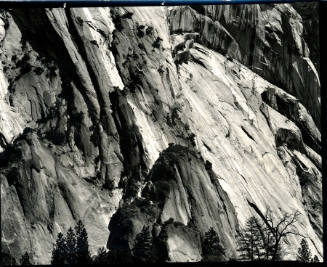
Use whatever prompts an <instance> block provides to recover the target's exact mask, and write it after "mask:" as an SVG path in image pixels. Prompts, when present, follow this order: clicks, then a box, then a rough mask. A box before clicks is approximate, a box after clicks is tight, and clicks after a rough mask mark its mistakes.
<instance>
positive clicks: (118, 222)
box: [0, 4, 322, 264]
mask: <svg viewBox="0 0 327 267" xmlns="http://www.w3.org/2000/svg"><path fill="white" fill-rule="evenodd" d="M303 21H304V22H303ZM303 25H304V26H303ZM305 25H307V18H306V17H305V16H303V18H302V17H301V12H300V11H299V13H297V11H296V9H294V8H293V7H292V6H291V5H289V4H278V5H233V6H227V5H224V6H205V7H200V6H197V7H169V8H166V7H137V8H132V7H129V8H78V9H77V8H76V9H51V8H50V9H28V10H19V9H13V10H10V11H8V10H4V11H1V13H0V48H1V53H0V57H1V64H0V66H1V67H0V111H1V112H0V118H1V119H0V152H1V154H0V158H1V160H0V176H1V226H2V227H1V229H2V240H1V242H2V253H3V255H5V256H8V257H9V255H12V256H14V257H15V258H16V259H19V258H20V256H21V255H22V254H23V253H24V252H25V251H29V252H30V253H31V256H32V261H33V263H41V264H44V263H49V261H50V255H51V249H52V245H53V243H54V241H55V238H56V235H57V233H58V232H60V231H61V232H66V231H67V229H68V228H69V227H70V226H74V224H75V223H76V221H77V220H78V219H81V220H82V221H83V222H84V224H85V225H86V229H87V231H88V234H89V240H90V246H91V251H92V253H95V252H96V250H97V248H99V247H103V246H106V244H107V246H108V248H109V249H112V248H115V249H126V248H131V247H133V239H134V237H135V235H136V234H137V233H138V232H140V230H141V229H142V227H143V226H144V225H148V226H150V227H151V229H152V234H153V237H154V238H156V237H158V236H160V233H161V232H162V231H164V232H165V233H167V236H168V239H167V240H166V248H167V253H168V255H169V259H170V261H199V260H201V257H202V256H201V242H200V239H201V237H202V236H203V234H204V233H205V232H206V231H207V230H208V229H209V228H210V227H213V228H214V229H216V231H217V232H218V234H219V237H220V239H221V241H222V245H223V246H224V248H225V249H226V255H222V260H229V259H231V258H236V257H237V251H236V248H237V236H238V231H239V229H240V227H242V226H243V225H244V223H245V221H246V219H247V218H248V217H249V216H251V215H253V214H255V210H254V209H253V208H251V206H250V205H249V203H252V204H254V205H256V207H257V208H258V209H259V210H260V211H262V212H263V213H264V212H265V210H266V209H267V208H270V209H271V210H272V212H273V214H274V215H275V216H276V217H277V218H278V217H280V216H281V215H282V213H283V212H295V211H296V210H298V211H300V212H301V216H300V218H299V221H298V222H297V224H296V228H297V230H298V231H299V232H301V233H306V235H307V236H308V240H309V246H310V248H311V250H312V252H313V254H317V256H318V257H319V258H320V259H321V257H322V215H321V213H322V201H321V179H322V176H321V156H320V151H321V135H320V130H319V129H320V84H319V75H318V72H317V71H316V69H315V64H317V58H318V57H317V55H314V54H313V56H312V54H311V53H310V50H311V49H313V50H314V49H315V48H311V47H312V46H311V45H307V43H306V41H307V36H308V35H307V34H306V33H303V27H305V28H306V27H307V26H305ZM315 53H317V51H315ZM311 59H312V60H313V62H314V63H312V61H311ZM285 203H287V205H286V204H285ZM300 239H301V238H300V237H298V236H291V237H290V238H289V240H288V241H289V242H288V244H287V250H288V251H289V252H290V253H289V254H288V255H287V257H286V259H294V258H295V255H296V253H297V247H298V246H299V243H300Z"/></svg>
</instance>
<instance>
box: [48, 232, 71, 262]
mask: <svg viewBox="0 0 327 267" xmlns="http://www.w3.org/2000/svg"><path fill="white" fill-rule="evenodd" d="M66 252H67V248H66V239H65V237H64V236H63V234H62V233H59V234H58V236H57V240H56V244H55V246H54V248H53V250H52V258H51V264H52V265H63V264H64V263H65V259H66V255H67V254H66Z"/></svg>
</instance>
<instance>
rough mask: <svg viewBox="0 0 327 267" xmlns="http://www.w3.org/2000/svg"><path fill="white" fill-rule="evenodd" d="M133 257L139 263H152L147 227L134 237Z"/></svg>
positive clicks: (150, 242) (150, 238)
mask: <svg viewBox="0 0 327 267" xmlns="http://www.w3.org/2000/svg"><path fill="white" fill-rule="evenodd" d="M133 256H134V258H135V260H136V261H139V262H152V261H153V255H152V236H151V233H150V230H149V227H148V226H144V227H143V229H142V231H141V232H140V233H139V234H137V235H136V239H135V245H134V248H133Z"/></svg>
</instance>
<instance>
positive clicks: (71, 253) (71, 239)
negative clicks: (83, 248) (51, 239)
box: [66, 227, 77, 264]
mask: <svg viewBox="0 0 327 267" xmlns="http://www.w3.org/2000/svg"><path fill="white" fill-rule="evenodd" d="M66 246H67V261H68V263H69V264H76V263H77V257H76V235H75V233H74V231H73V229H72V228H71V227H70V228H69V229H68V231H67V235H66Z"/></svg>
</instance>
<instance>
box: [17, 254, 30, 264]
mask: <svg viewBox="0 0 327 267" xmlns="http://www.w3.org/2000/svg"><path fill="white" fill-rule="evenodd" d="M20 264H21V265H31V262H30V256H29V255H28V253H27V251H26V252H25V253H24V254H23V256H22V257H21V259H20Z"/></svg>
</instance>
